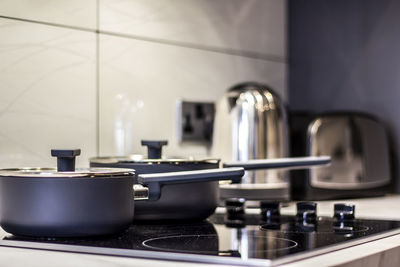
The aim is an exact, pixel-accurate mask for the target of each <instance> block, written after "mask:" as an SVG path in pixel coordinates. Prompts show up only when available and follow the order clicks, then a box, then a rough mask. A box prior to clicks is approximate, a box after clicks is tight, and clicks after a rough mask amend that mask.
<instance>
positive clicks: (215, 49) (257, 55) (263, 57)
mask: <svg viewBox="0 0 400 267" xmlns="http://www.w3.org/2000/svg"><path fill="white" fill-rule="evenodd" d="M97 12H99V10H98V7H97ZM0 18H3V19H9V20H16V21H22V22H29V23H35V24H42V25H47V26H53V27H60V28H66V29H72V30H78V31H85V32H92V33H95V34H97V35H99V34H103V35H108V36H114V37H121V38H126V39H134V40H139V41H146V42H152V43H159V44H165V45H172V46H178V47H184V48H191V49H196V50H201V51H209V52H215V53H221V54H228V55H233V56H240V57H247V58H253V59H258V60H265V61H270V62H276V63H283V64H287V63H288V59H287V57H284V56H277V55H272V54H262V53H258V52H252V51H244V50H237V49H230V48H220V47H214V46H206V45H197V44H192V43H186V42H178V41H171V40H166V39H158V38H153V37H144V36H138V35H133V34H123V33H116V32H110V31H104V30H100V29H99V21H98V17H97V18H96V24H97V25H96V29H90V28H84V27H78V26H70V25H64V24H58V23H52V22H42V21H37V20H30V19H22V18H14V17H8V16H2V15H0Z"/></svg>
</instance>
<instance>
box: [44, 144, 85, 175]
mask: <svg viewBox="0 0 400 267" xmlns="http://www.w3.org/2000/svg"><path fill="white" fill-rule="evenodd" d="M80 154H81V150H80V149H52V150H51V156H52V157H57V171H58V172H73V171H75V157H76V156H79V155H80Z"/></svg>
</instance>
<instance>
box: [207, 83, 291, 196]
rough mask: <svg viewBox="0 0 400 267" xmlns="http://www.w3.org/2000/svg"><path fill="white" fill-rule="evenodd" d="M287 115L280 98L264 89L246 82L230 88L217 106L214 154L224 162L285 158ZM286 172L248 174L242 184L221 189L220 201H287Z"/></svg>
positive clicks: (253, 171) (264, 171)
mask: <svg viewBox="0 0 400 267" xmlns="http://www.w3.org/2000/svg"><path fill="white" fill-rule="evenodd" d="M287 128H288V127H287V114H286V108H285V106H284V103H283V101H282V100H281V98H280V97H279V96H278V94H276V93H275V92H274V91H273V90H272V89H271V88H269V87H268V86H266V85H263V84H260V83H255V82H246V83H241V84H238V85H235V86H233V87H232V88H230V89H229V90H228V91H227V93H226V94H225V95H224V97H223V98H222V99H221V100H220V101H219V103H218V104H217V109H216V118H215V125H214V137H213V147H212V148H213V154H214V155H221V157H222V159H223V160H224V161H231V160H234V161H247V160H253V159H270V158H282V157H287V156H288V129H287ZM289 188H290V187H289V180H288V172H287V171H283V170H252V171H247V172H246V174H245V176H244V177H243V179H242V183H240V184H236V185H228V184H224V183H222V184H221V185H220V189H221V198H223V199H226V198H231V197H243V198H246V199H248V200H266V199H275V200H276V199H281V200H287V199H289Z"/></svg>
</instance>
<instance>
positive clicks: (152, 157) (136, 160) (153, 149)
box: [90, 140, 220, 165]
mask: <svg viewBox="0 0 400 267" xmlns="http://www.w3.org/2000/svg"><path fill="white" fill-rule="evenodd" d="M167 144H168V141H166V140H142V145H143V146H146V147H147V154H148V158H147V159H146V158H144V157H143V156H142V155H137V154H136V155H129V156H122V157H118V156H117V157H95V158H91V159H90V163H97V164H118V163H128V164H154V165H156V164H171V165H178V164H203V163H205V164H218V163H219V162H220V160H219V159H197V160H195V159H192V158H187V159H180V158H163V157H162V147H163V146H165V145H167Z"/></svg>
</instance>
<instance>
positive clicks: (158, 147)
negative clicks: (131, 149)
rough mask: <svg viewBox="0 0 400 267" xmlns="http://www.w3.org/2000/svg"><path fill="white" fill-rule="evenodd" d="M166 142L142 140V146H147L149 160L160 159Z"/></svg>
mask: <svg viewBox="0 0 400 267" xmlns="http://www.w3.org/2000/svg"><path fill="white" fill-rule="evenodd" d="M167 144H168V141H166V140H157V141H150V140H142V146H147V158H149V159H160V158H161V154H162V147H163V146H165V145H167Z"/></svg>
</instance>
